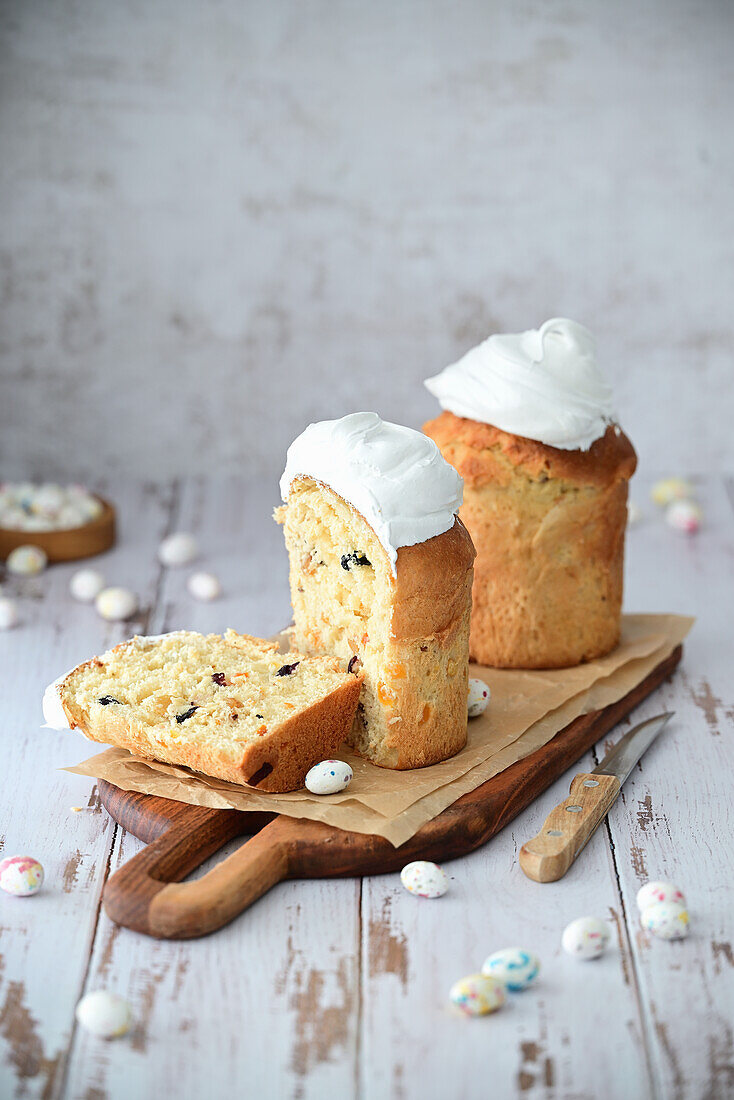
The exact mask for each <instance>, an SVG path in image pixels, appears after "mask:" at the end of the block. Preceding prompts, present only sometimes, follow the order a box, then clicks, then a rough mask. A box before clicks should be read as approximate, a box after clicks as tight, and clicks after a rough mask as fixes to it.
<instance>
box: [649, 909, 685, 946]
mask: <svg viewBox="0 0 734 1100" xmlns="http://www.w3.org/2000/svg"><path fill="white" fill-rule="evenodd" d="M640 921H641V923H642V927H643V928H645V929H646V930H647V931H648V932H652V933H653V934H654V935H655V936H659V937H660V939H661V940H682V939H684V937H685V936H687V935H688V932H689V924H688V910H687V909H686V907H685V905H681V904H680V903H679V902H675V901H657V902H655V904H654V905H648V906H647V908H646V909H644V910H643V913H642V916H641V917H640Z"/></svg>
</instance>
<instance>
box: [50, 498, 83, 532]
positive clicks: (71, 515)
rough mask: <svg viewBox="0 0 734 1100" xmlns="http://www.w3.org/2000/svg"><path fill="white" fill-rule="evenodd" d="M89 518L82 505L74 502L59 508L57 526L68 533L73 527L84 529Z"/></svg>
mask: <svg viewBox="0 0 734 1100" xmlns="http://www.w3.org/2000/svg"><path fill="white" fill-rule="evenodd" d="M88 519H89V517H88V516H87V513H86V511H85V510H84V508H82V507H81V505H79V504H76V503H74V502H72V503H71V504H65V505H64V507H63V508H59V510H58V512H57V513H56V526H57V527H58V528H59V530H64V531H68V530H69V529H70V528H72V527H83V526H84V524H85V523H87V522H88Z"/></svg>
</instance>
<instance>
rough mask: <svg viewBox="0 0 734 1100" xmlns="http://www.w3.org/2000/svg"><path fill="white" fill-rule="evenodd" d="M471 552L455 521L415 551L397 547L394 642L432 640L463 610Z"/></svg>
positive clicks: (465, 533) (462, 529)
mask: <svg viewBox="0 0 734 1100" xmlns="http://www.w3.org/2000/svg"><path fill="white" fill-rule="evenodd" d="M475 557H476V551H475V549H474V543H473V542H472V540H471V535H470V534H469V532H468V531H467V529H466V527H465V526H464V524H463V523H462V522H461V520H460V519H459V517H458V516H457V517H456V520H455V522H454V526H453V527H452V528H450V530H448V531H445V532H444V533H443V534H442V535H436V536H435V537H434V538H432V539H428V540H427V541H426V542H419V543H417V544H416V545H415V546H401V547H400V549H399V550H398V560H397V565H396V573H397V585H396V591H395V602H394V609H393V617H392V635H393V637H394V638H399V639H403V640H407V639H409V638H426V637H437V636H439V635H440V634H442V633H443V632H445V631H446V630H448V629H450V628H451V626H452V625H453V624H455V623H456V622H457V621H458V620H459V619H460V618H461V616H462V615H463V614H464V611H465V610H466V607H467V600H468V597H467V588H468V590H469V591H471V581H472V574H471V570H472V566H473V564H474V558H475Z"/></svg>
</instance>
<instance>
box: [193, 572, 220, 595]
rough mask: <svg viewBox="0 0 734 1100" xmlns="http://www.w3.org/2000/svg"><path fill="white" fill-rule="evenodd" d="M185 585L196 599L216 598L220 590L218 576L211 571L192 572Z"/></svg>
mask: <svg viewBox="0 0 734 1100" xmlns="http://www.w3.org/2000/svg"><path fill="white" fill-rule="evenodd" d="M186 587H187V588H188V590H189V592H190V593H191V595H192V596H193V597H194V599H196V600H216V598H217V596H218V595H219V594H220V592H221V591H222V586H221V585H220V583H219V578H218V577H215V576H214V574H213V573H192V574H191V576H190V577H189V579H188V580H187V581H186Z"/></svg>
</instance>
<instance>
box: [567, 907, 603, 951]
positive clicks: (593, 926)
mask: <svg viewBox="0 0 734 1100" xmlns="http://www.w3.org/2000/svg"><path fill="white" fill-rule="evenodd" d="M608 943H609V925H608V924H606V922H605V921H603V920H599V918H598V917H579V918H578V919H577V920H572V921H571V923H570V924H568V925H566V927H565V928H564V930H563V936H562V937H561V946H562V947H563V950H564V951H565V952H566V953H567V954H568V955H573V956H574V958H576V959H598V958H599V956H600V955H602V954H603V953H604V950H605V948H606V946H607V944H608Z"/></svg>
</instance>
